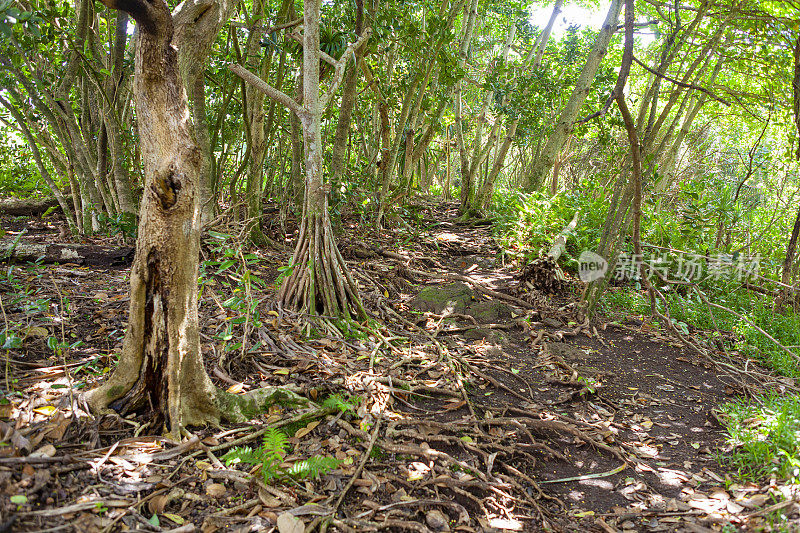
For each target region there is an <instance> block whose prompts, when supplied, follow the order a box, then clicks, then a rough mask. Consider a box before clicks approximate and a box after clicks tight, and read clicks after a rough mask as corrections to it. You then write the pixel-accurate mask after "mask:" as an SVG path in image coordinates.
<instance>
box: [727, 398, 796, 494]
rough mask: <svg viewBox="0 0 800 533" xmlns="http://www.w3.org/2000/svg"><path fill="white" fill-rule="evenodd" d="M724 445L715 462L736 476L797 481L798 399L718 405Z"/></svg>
mask: <svg viewBox="0 0 800 533" xmlns="http://www.w3.org/2000/svg"><path fill="white" fill-rule="evenodd" d="M720 409H721V410H722V412H723V413H724V414H725V417H724V419H725V423H726V428H727V429H726V431H727V443H726V448H727V449H726V450H725V453H724V454H720V457H719V461H720V463H722V464H723V465H726V466H727V467H729V468H731V469H733V470H735V471H736V472H737V473H738V474H739V476H740V477H742V478H743V479H746V480H751V481H764V480H766V479H768V478H769V477H771V476H773V475H774V476H775V477H777V478H780V479H785V480H787V481H789V482H791V483H797V482H798V481H800V398H798V397H797V396H781V395H777V394H774V395H769V396H764V397H761V398H756V399H749V400H740V401H736V402H730V403H727V404H724V405H722V406H720Z"/></svg>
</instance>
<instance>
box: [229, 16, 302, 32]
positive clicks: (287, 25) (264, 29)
mask: <svg viewBox="0 0 800 533" xmlns="http://www.w3.org/2000/svg"><path fill="white" fill-rule="evenodd" d="M302 23H303V17H299V18H296V19H294V20H290V21H289V22H284V23H283V24H278V25H277V26H257V27H255V28H253V31H260V32H264V33H265V34H267V35H269V34H270V33H275V32H276V31H280V30H285V29H286V28H294V27H295V26H299V25H300V24H302ZM231 26H234V27H236V28H247V27H248V26H247V24H245V23H243V22H231Z"/></svg>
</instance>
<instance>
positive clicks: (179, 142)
mask: <svg viewBox="0 0 800 533" xmlns="http://www.w3.org/2000/svg"><path fill="white" fill-rule="evenodd" d="M104 3H105V5H106V6H108V7H109V8H112V9H118V10H120V11H124V12H126V13H128V14H129V15H130V16H131V17H132V18H133V19H134V20H135V21H136V22H137V24H138V37H137V42H136V62H135V72H134V95H135V101H136V112H137V118H138V131H139V136H140V142H141V153H142V161H143V164H144V177H145V188H144V194H143V198H142V204H141V211H140V222H139V237H138V239H137V241H136V256H135V259H134V262H133V266H132V268H131V274H130V286H131V288H130V305H129V308H128V309H129V323H128V330H127V332H126V335H125V340H124V343H123V348H122V354H121V356H120V360H119V363H118V364H117V367H116V368H115V369H114V372H113V373H112V375H111V376H110V378H109V379H108V381H106V382H105V383H104V384H103V385H101V386H100V387H98V388H97V389H94V390H92V391H90V392H89V393H88V395H87V401H88V403H89V405H90V406H91V407H93V408H94V409H95V410H98V411H99V410H103V409H105V408H107V407H112V408H114V409H115V410H116V411H118V412H121V413H123V414H124V413H129V412H138V411H141V410H148V409H149V410H151V411H152V415H153V417H154V420H155V421H158V422H163V423H164V424H165V425H166V427H167V428H168V429H169V430H170V431H171V432H172V433H173V434H177V432H178V431H179V430H180V429H181V428H182V427H184V426H187V425H190V424H207V423H210V422H217V421H218V420H219V407H218V405H217V403H216V391H215V388H214V386H213V384H212V383H211V380H210V379H209V377H208V375H207V374H206V372H205V369H204V368H203V360H202V356H201V353H200V337H199V333H198V320H197V275H198V261H199V249H200V199H201V196H200V190H199V185H200V180H201V177H202V175H203V174H202V173H203V169H204V160H203V153H202V152H201V150H200V149H199V147H198V145H197V143H196V141H195V139H194V138H193V134H192V124H191V122H190V121H189V120H187V117H188V116H189V107H188V103H187V97H186V91H185V88H184V85H183V81H182V78H181V76H180V71H179V67H178V50H179V49H180V47H181V46H192V42H191V41H184V40H182V39H180V38H178V36H179V35H186V33H185V32H180V33H179V32H177V31H176V28H175V24H174V21H173V17H172V14H171V13H170V11H169V8H168V7H167V4H166V2H165V1H164V0H153V1H152V2H151V1H148V0H104ZM202 16H203V15H202V14H201V15H200V17H202Z"/></svg>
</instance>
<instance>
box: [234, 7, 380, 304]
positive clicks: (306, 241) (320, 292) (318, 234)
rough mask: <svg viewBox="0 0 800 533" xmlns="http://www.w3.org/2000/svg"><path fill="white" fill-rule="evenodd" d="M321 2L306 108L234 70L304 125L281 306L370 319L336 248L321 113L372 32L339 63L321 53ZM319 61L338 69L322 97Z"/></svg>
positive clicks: (309, 29) (306, 31) (307, 43)
mask: <svg viewBox="0 0 800 533" xmlns="http://www.w3.org/2000/svg"><path fill="white" fill-rule="evenodd" d="M319 21H320V0H307V1H306V2H305V4H304V6H303V39H302V40H303V101H302V104H301V103H298V102H297V100H295V99H293V98H291V97H290V96H288V95H287V94H285V93H283V92H281V91H280V90H278V89H276V88H274V87H272V86H270V85H268V84H267V83H266V82H264V80H262V79H261V78H259V77H258V76H256V75H254V74H252V73H251V72H249V71H248V70H245V69H243V68H241V67H240V66H239V65H231V67H230V68H231V70H232V71H233V72H234V73H235V74H236V75H237V76H240V77H241V78H243V79H244V80H245V81H247V82H248V83H250V84H252V85H253V87H255V88H256V89H258V90H260V91H262V92H263V93H264V94H266V95H267V96H269V97H270V98H272V99H274V100H276V101H278V102H281V103H282V104H284V105H286V107H288V108H289V109H290V110H291V111H292V112H293V113H295V115H297V117H298V118H299V120H300V123H301V124H302V129H303V145H304V151H305V164H306V169H305V171H306V174H305V179H306V183H305V197H304V201H303V220H302V222H301V225H300V235H299V237H298V239H297V244H296V246H295V250H294V254H293V256H292V260H291V273H290V274H289V275H288V276H287V278H286V279H285V280H284V282H283V285H282V286H281V289H280V292H279V293H278V300H279V302H280V304H281V305H283V306H284V307H286V308H289V309H294V310H297V311H299V312H301V313H304V314H310V315H323V316H331V317H341V316H344V317H358V318H363V317H365V316H366V313H365V312H364V307H363V305H362V304H361V298H360V297H359V295H358V287H357V286H356V284H355V282H354V281H353V278H352V277H351V276H350V273H349V271H348V269H347V265H346V263H345V262H344V259H343V258H342V255H341V254H340V253H339V250H338V248H337V247H336V240H335V239H334V236H333V228H332V227H331V220H330V215H329V213H328V194H329V193H330V185H329V184H327V183H326V182H325V179H324V165H323V161H322V150H323V146H322V113H323V111H324V110H325V107H326V106H327V105H328V104H329V103H330V102H331V98H332V97H333V95H334V94H335V93H336V90H337V89H338V87H339V84H340V83H341V81H342V76H343V74H344V68H345V65H346V63H347V60H348V59H349V58H351V57H352V55H353V53H354V51H356V50H358V49H359V48H360V47H361V46H362V45H364V43H366V41H367V39H368V38H369V35H370V31H369V29H367V30H365V32H364V33H363V34H362V35H361V36H360V37H359V38H358V40H357V41H356V42H355V43H353V44H351V45H350V46H348V48H347V50H346V51H345V52H344V54H342V57H341V59H339V60H336V59H334V58H332V57H331V56H329V55H328V54H327V53H325V52H323V51H321V50H320V46H319ZM320 60H323V61H325V62H327V63H329V64H330V65H332V66H333V67H334V75H333V80H332V81H331V83H330V87H329V88H328V90H327V91H326V92H325V93H324V94H323V95H322V96H321V97H320V80H319V74H320V66H319V63H320Z"/></svg>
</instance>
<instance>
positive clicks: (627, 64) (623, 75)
mask: <svg viewBox="0 0 800 533" xmlns="http://www.w3.org/2000/svg"><path fill="white" fill-rule="evenodd" d="M624 27H625V49H624V52H623V54H622V64H621V65H620V68H619V75H618V76H617V83H616V84H614V88H613V89H612V90H611V94H609V95H608V98H607V99H606V103H605V104H604V105H603V107H602V108H601V109H600V110H599V111H597V112H595V113H592V114H591V115H589V116H588V117H586V118H582V119H580V120H579V121H578V122H577V124H583V123H584V122H589V121H590V120H592V119H593V118H597V117H600V116H603V115H605V114H606V113H607V112H608V110H609V109H610V108H611V104H612V103H613V102H614V100H615V99H616V98H618V97H619V96H620V95H621V94H622V91H623V90H624V89H625V84H626V83H627V81H628V74H629V73H630V71H631V60H632V59H633V27H634V12H633V0H625V24H624ZM623 104H624V101H623Z"/></svg>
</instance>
